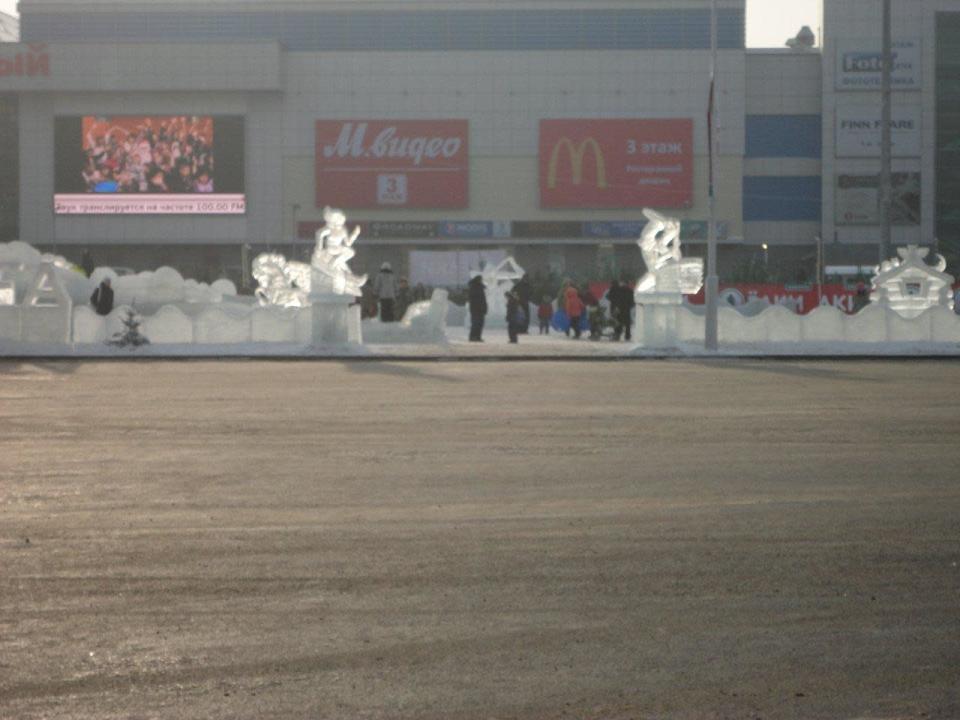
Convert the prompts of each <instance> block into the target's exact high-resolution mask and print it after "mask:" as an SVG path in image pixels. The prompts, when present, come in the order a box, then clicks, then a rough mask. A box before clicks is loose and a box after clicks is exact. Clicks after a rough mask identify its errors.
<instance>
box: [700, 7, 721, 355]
mask: <svg viewBox="0 0 960 720" xmlns="http://www.w3.org/2000/svg"><path fill="white" fill-rule="evenodd" d="M716 97H717V0H711V3H710V107H709V109H708V111H707V136H708V144H709V148H710V178H709V192H710V195H709V198H710V220H709V223H708V225H709V227H708V229H707V283H706V303H707V312H706V318H705V319H706V332H705V337H704V346H705V347H706V349H707V350H716V349H717V344H718V343H717V340H718V336H719V328H718V320H717V312H718V311H717V296H718V295H719V293H720V280H719V278H718V277H717V194H716V177H715V173H716V159H717V136H716V132H715V130H714V126H715V125H716V120H717V119H716V108H717V103H716Z"/></svg>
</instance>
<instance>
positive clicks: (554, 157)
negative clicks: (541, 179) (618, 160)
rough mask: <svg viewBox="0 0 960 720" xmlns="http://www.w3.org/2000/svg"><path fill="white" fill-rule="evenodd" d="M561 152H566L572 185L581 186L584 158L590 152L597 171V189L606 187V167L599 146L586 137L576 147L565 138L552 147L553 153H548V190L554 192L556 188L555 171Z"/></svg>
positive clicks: (593, 140) (592, 139)
mask: <svg viewBox="0 0 960 720" xmlns="http://www.w3.org/2000/svg"><path fill="white" fill-rule="evenodd" d="M563 150H566V151H567V156H568V157H569V158H570V177H571V181H572V184H573V185H581V184H583V161H584V156H585V155H586V154H587V150H592V151H593V158H594V162H595V163H596V169H597V187H598V188H600V189H604V188H606V187H607V166H606V161H605V160H604V157H603V151H602V150H601V149H600V144H599V143H598V142H597V141H596V140H595V139H594V138H592V137H588V138H585V139H584V140H582V141H581V142H580V144H579V145H576V144H574V142H573V141H572V140H571V139H570V138H567V137H565V138H561V139H560V140H559V141H558V142H557V144H556V145H554V146H553V151H552V152H551V153H550V163H549V165H548V166H547V187H548V188H550V189H551V190H554V189H556V187H557V170H558V167H559V165H560V153H561V152H562V151H563Z"/></svg>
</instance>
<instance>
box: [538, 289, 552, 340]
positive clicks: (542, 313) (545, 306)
mask: <svg viewBox="0 0 960 720" xmlns="http://www.w3.org/2000/svg"><path fill="white" fill-rule="evenodd" d="M552 318H553V303H551V302H550V296H549V295H544V296H543V302H541V303H540V307H538V308H537V319H538V320H539V321H540V334H541V335H549V334H550V320H551V319H552Z"/></svg>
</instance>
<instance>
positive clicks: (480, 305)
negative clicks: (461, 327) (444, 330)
mask: <svg viewBox="0 0 960 720" xmlns="http://www.w3.org/2000/svg"><path fill="white" fill-rule="evenodd" d="M467 302H468V304H469V305H470V342H483V323H484V322H485V321H486V317H487V290H486V286H485V285H484V284H483V276H482V275H480V274H479V273H478V274H476V275H474V276H473V278H472V279H471V280H470V282H469V283H467Z"/></svg>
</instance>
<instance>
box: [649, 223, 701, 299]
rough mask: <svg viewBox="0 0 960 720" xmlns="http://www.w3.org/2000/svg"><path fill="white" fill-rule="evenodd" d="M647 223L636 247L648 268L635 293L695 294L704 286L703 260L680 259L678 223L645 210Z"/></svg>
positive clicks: (681, 257)
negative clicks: (638, 248) (638, 247)
mask: <svg viewBox="0 0 960 720" xmlns="http://www.w3.org/2000/svg"><path fill="white" fill-rule="evenodd" d="M643 214H644V216H645V217H646V218H647V220H648V222H647V225H646V227H644V228H643V232H642V233H641V235H640V239H639V240H638V241H637V244H638V245H639V246H640V253H641V255H642V256H643V261H644V263H646V265H647V272H646V274H645V275H644V276H643V277H642V278H640V280H639V281H638V282H637V288H636V294H637V295H642V294H650V293H670V294H676V295H694V294H696V293H698V292H700V288H701V287H703V260H702V259H701V258H688V259H686V260H685V259H684V258H683V253H682V252H681V251H680V221H679V220H677V219H676V218H668V217H665V216H663V215H661V214H660V213H658V212H656V211H655V210H650V209H649V208H645V209H644V211H643Z"/></svg>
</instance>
